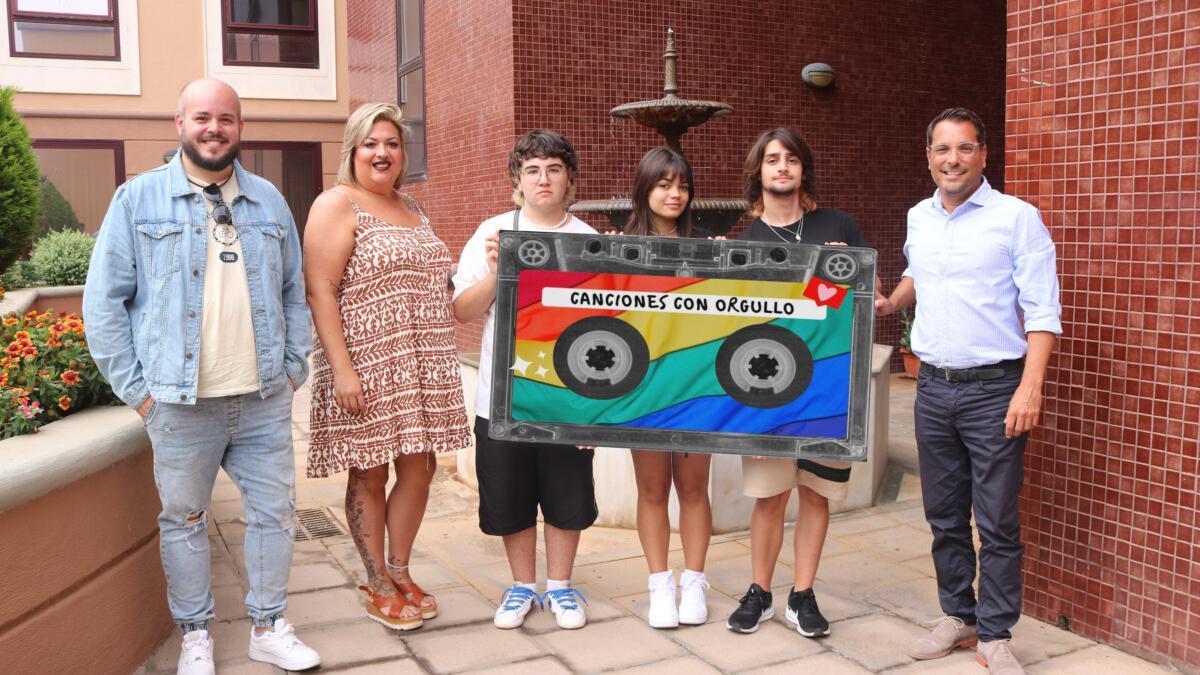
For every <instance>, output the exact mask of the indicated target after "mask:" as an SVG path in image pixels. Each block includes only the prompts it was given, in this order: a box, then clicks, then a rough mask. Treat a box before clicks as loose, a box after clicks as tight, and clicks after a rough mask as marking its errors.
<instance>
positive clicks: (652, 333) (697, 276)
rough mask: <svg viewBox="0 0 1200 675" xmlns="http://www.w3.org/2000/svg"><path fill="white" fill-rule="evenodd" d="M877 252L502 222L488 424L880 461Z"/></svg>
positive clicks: (564, 436)
mask: <svg viewBox="0 0 1200 675" xmlns="http://www.w3.org/2000/svg"><path fill="white" fill-rule="evenodd" d="M875 258H876V253H875V251H874V250H872V249H866V248H849V247H844V246H815V245H808V244H790V245H784V244H783V243H782V242H781V243H779V244H772V243H763V242H744V241H724V240H711V239H677V238H662V237H629V236H604V235H590V234H563V233H545V232H521V231H502V232H501V233H500V257H499V267H498V283H497V289H496V325H495V346H494V354H495V358H494V370H493V377H492V382H493V385H492V407H491V417H490V418H489V419H490V423H491V424H490V430H489V434H490V436H491V437H492V438H495V439H500V440H510V441H532V442H547V443H566V444H572V445H591V446H616V447H626V448H628V447H633V448H650V449H661V450H687V451H700V452H718V453H733V454H744V455H765V456H775V457H788V458H793V457H794V458H804V459H838V460H865V459H866V443H867V407H868V393H869V386H870V376H871V343H872V330H873V326H874V287H875Z"/></svg>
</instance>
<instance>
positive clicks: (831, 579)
mask: <svg viewBox="0 0 1200 675" xmlns="http://www.w3.org/2000/svg"><path fill="white" fill-rule="evenodd" d="M920 577H921V575H920V573H918V572H916V571H915V570H912V569H909V568H907V567H904V566H901V565H897V564H896V563H895V561H892V560H888V559H887V558H884V557H882V556H878V555H875V554H873V553H866V552H859V553H847V554H845V555H839V556H836V557H834V558H829V559H828V560H822V561H821V566H820V567H819V568H818V569H817V578H818V579H820V580H821V581H824V582H825V583H827V584H829V585H831V586H833V587H835V588H839V589H844V590H845V591H846V592H848V593H850V594H852V595H855V596H861V595H863V594H865V593H866V592H868V591H869V590H871V589H872V588H875V587H877V586H881V585H883V584H899V583H903V582H905V581H911V580H913V579H919V578H920Z"/></svg>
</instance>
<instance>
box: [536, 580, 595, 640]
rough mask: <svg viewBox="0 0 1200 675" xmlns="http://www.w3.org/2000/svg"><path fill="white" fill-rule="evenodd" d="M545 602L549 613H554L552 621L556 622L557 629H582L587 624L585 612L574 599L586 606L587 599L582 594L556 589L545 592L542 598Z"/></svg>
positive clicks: (568, 589)
mask: <svg viewBox="0 0 1200 675" xmlns="http://www.w3.org/2000/svg"><path fill="white" fill-rule="evenodd" d="M543 597H545V598H546V602H547V603H549V604H550V611H552V612H554V620H555V621H557V622H558V627H559V628H565V629H567V630H574V629H576V628H583V626H584V625H585V624H586V623H587V612H585V611H583V608H582V607H580V606H579V603H578V602H576V599H577V598H578V599H579V600H583V604H585V605H586V604H587V599H586V598H584V597H583V593H580V592H579V591H577V590H575V589H574V588H571V587H570V586H568V587H566V588H556V589H554V590H552V591H546V593H545V595H544V596H543Z"/></svg>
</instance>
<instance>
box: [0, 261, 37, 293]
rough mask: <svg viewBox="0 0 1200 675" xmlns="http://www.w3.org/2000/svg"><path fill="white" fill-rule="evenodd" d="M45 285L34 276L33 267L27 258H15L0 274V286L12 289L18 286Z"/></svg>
mask: <svg viewBox="0 0 1200 675" xmlns="http://www.w3.org/2000/svg"><path fill="white" fill-rule="evenodd" d="M34 286H45V284H42V283H39V282H38V280H37V279H36V278H35V277H34V274H33V268H32V266H31V265H30V263H29V261H28V260H15V261H13V264H11V265H9V266H8V269H6V270H4V273H3V274H0V288H3V289H5V290H8V291H13V290H16V289H18V288H32V287H34Z"/></svg>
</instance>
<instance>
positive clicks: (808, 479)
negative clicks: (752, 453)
mask: <svg viewBox="0 0 1200 675" xmlns="http://www.w3.org/2000/svg"><path fill="white" fill-rule="evenodd" d="M818 472H819V473H820V474H823V475H817V474H818ZM799 485H803V486H805V487H807V488H809V489H810V490H812V491H813V492H816V493H817V494H819V495H821V496H822V497H824V498H826V499H829V500H831V501H837V500H841V499H845V498H846V494H847V493H848V492H849V490H850V462H825V461H821V462H817V461H811V460H802V461H801V462H800V466H797V462H796V460H794V459H781V458H777V457H764V458H762V459H754V458H753V457H746V456H743V457H742V494H744V495H746V496H747V497H754V498H756V499H758V498H762V497H774V496H775V495H777V494H780V493H783V492H787V491H788V490H791V489H792V488H794V487H797V486H799Z"/></svg>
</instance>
